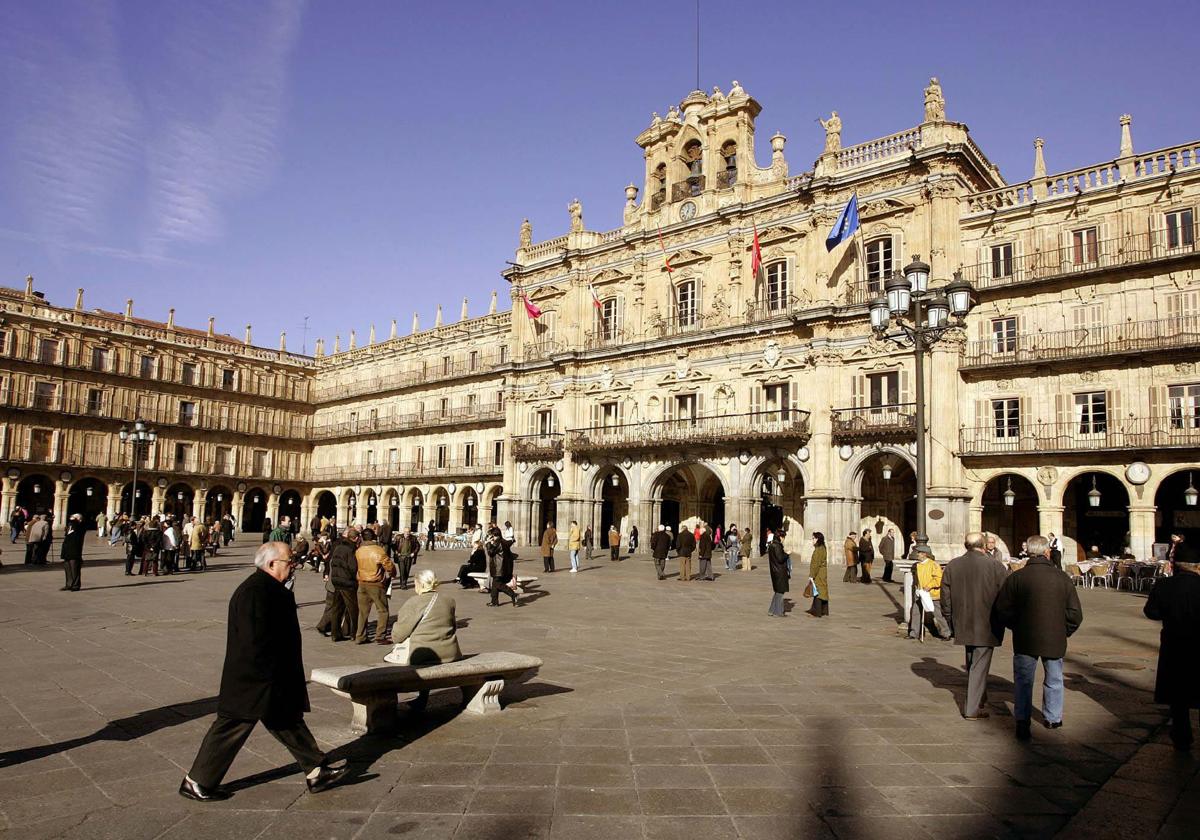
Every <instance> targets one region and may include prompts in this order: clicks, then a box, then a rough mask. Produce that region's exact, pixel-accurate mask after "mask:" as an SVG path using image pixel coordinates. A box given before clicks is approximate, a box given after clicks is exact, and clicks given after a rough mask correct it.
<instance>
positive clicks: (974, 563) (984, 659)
mask: <svg viewBox="0 0 1200 840" xmlns="http://www.w3.org/2000/svg"><path fill="white" fill-rule="evenodd" d="M963 544H964V545H965V546H966V549H967V550H966V552H965V553H964V554H962V555H960V556H958V557H955V558H954V559H953V560H951V561H950V563H949V564H948V565H947V566H946V571H945V573H944V574H943V575H942V599H941V606H942V615H943V616H944V617H945V619H946V623H947V624H949V625H950V631H951V632H952V633H953V634H954V643H955V644H956V645H962V646H963V647H965V648H966V652H967V700H966V703H964V704H963V710H962V713H963V717H965V718H966V719H967V720H981V719H983V718H986V717H987V716H988V712H987V709H985V708H981V707H982V706H984V705H986V704H987V679H988V672H989V671H990V670H991V668H992V650H993V649H994V648H996V647H999V646H1000V644H1001V643H1002V642H1003V641H1004V627H1003V626H1002V625H1001V624H1000V623H999V622H998V621H995V620H994V619H993V616H992V607H993V606H994V605H995V603H996V596H997V595H998V594H999V592H1000V587H1001V586H1003V585H1004V580H1005V578H1006V577H1007V575H1008V572H1007V571H1006V569H1005V567H1004V566H1002V565H1001V564H999V563H997V562H996V561H995V560H993V559H992V558H990V557H988V556H987V554H985V553H984V551H983V534H981V533H979V532H978V531H972V532H971V533H969V534H967V536H966V539H965V540H964V543H963Z"/></svg>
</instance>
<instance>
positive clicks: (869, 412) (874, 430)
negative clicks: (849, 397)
mask: <svg viewBox="0 0 1200 840" xmlns="http://www.w3.org/2000/svg"><path fill="white" fill-rule="evenodd" d="M916 411H917V404H916V403H890V404H888V405H872V406H864V407H861V408H835V409H834V410H833V439H834V440H835V441H837V442H839V443H850V442H859V443H873V442H875V441H879V442H885V443H886V442H893V443H894V442H904V441H910V440H913V439H914V438H915V437H916V432H917V414H916Z"/></svg>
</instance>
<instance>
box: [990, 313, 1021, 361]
mask: <svg viewBox="0 0 1200 840" xmlns="http://www.w3.org/2000/svg"><path fill="white" fill-rule="evenodd" d="M1016 350H1017V319H1016V318H1015V317H1013V318H994V319H992V352H993V353H1015V352H1016Z"/></svg>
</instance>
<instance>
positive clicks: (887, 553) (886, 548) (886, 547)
mask: <svg viewBox="0 0 1200 840" xmlns="http://www.w3.org/2000/svg"><path fill="white" fill-rule="evenodd" d="M879 556H880V557H882V558H883V562H885V563H891V562H892V561H893V560H895V559H896V540H895V539H893V538H892V537H890V536H888V535H887V534H884V537H883V539H881V540H880V541H879Z"/></svg>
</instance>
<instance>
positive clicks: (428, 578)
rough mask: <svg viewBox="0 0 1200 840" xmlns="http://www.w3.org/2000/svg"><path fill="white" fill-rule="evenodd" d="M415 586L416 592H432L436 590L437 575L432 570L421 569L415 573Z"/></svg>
mask: <svg viewBox="0 0 1200 840" xmlns="http://www.w3.org/2000/svg"><path fill="white" fill-rule="evenodd" d="M416 585H417V591H418V592H432V591H433V590H435V589H437V585H438V579H437V575H435V574H434V573H433V569H422V570H421V571H419V572H417V581H416Z"/></svg>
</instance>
